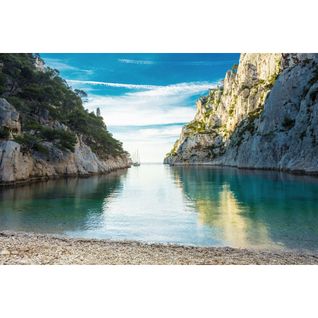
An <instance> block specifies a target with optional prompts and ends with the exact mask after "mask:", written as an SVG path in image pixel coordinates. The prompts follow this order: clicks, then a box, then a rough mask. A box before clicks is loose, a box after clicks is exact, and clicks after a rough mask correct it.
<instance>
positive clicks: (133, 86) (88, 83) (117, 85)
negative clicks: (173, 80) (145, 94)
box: [67, 80, 160, 89]
mask: <svg viewBox="0 0 318 318" xmlns="http://www.w3.org/2000/svg"><path fill="white" fill-rule="evenodd" d="M67 82H68V83H69V84H85V85H99V86H108V87H118V88H128V89H155V88H157V87H160V86H155V85H138V84H125V83H110V82H96V81H80V80H67Z"/></svg>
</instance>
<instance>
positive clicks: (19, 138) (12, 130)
mask: <svg viewBox="0 0 318 318" xmlns="http://www.w3.org/2000/svg"><path fill="white" fill-rule="evenodd" d="M0 57H1V58H2V60H3V61H4V62H3V63H0V184H2V185H3V184H10V183H17V182H28V181H30V180H33V179H43V178H57V177H61V176H87V175H91V174H101V173H107V172H109V171H112V170H115V169H119V168H127V167H130V165H131V159H130V157H129V155H128V153H127V152H125V151H124V150H123V149H122V147H121V143H120V142H119V141H117V140H116V139H114V138H113V137H112V136H111V134H110V133H109V132H108V131H107V129H106V126H105V124H104V123H103V120H102V118H101V117H98V118H97V117H96V116H95V115H94V114H93V113H89V112H88V111H86V110H85V109H84V108H83V106H82V103H81V99H80V98H79V97H78V96H76V94H75V93H74V92H73V91H72V90H71V88H69V87H68V86H67V85H66V84H65V82H63V81H62V80H61V79H60V78H59V77H58V76H57V74H56V73H55V71H54V72H52V71H50V70H47V69H46V68H45V66H44V63H43V61H42V60H40V58H39V56H37V55H36V56H35V57H34V56H32V55H22V54H21V55H18V54H17V55H10V54H6V55H2V56H0ZM0 62H1V61H0ZM32 63H34V64H32ZM46 72H47V73H46ZM50 72H51V73H50ZM16 74H17V75H16ZM18 76H20V77H18ZM39 79H40V80H39ZM37 80H38V81H39V83H37V84H35V83H36V81H37ZM32 81H33V82H32ZM41 83H43V90H41V89H42V87H41ZM54 89H57V90H59V92H57V93H56V94H55V92H54ZM51 91H52V94H51V93H50V92H51ZM58 93H59V94H60V96H61V101H60V99H59V98H60V97H57V96H59V95H58ZM56 95H57V96H56ZM1 96H2V98H1ZM62 98H64V99H63V100H62ZM9 100H10V102H9ZM12 100H13V101H15V102H16V105H18V106H19V109H18V108H17V107H15V105H14V103H13V102H12ZM53 102H54V103H55V105H54V104H53ZM64 115H65V116H64ZM63 116H64V117H63ZM67 116H68V117H67ZM66 118H67V120H66ZM63 121H64V122H63ZM87 125H90V126H89V128H87Z"/></svg>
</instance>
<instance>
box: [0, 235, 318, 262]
mask: <svg viewBox="0 0 318 318" xmlns="http://www.w3.org/2000/svg"><path fill="white" fill-rule="evenodd" d="M0 264H1V265H18V264H21V265H22V264H23V265H75V264H82V265H93V264H95V265H254V264H255V265H314V264H318V253H316V254H315V253H307V252H306V253H305V252H284V251H265V250H252V249H239V248H232V247H194V246H183V245H175V244H159V243H144V242H138V241H113V240H98V239H80V238H69V237H65V236H56V235H50V234H36V233H26V232H11V231H1V232H0Z"/></svg>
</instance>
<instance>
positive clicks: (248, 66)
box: [164, 54, 318, 173]
mask: <svg viewBox="0 0 318 318" xmlns="http://www.w3.org/2000/svg"><path fill="white" fill-rule="evenodd" d="M317 97H318V54H242V55H241V58H240V63H239V66H238V69H237V73H236V72H233V71H231V72H228V73H227V74H226V77H225V80H224V86H223V87H222V88H218V89H215V90H211V91H210V92H209V95H208V96H207V97H205V98H201V100H200V101H199V102H198V103H197V113H196V116H195V119H194V121H193V122H191V123H189V124H188V125H186V126H185V127H184V128H183V130H182V132H181V136H180V139H179V140H178V141H177V142H176V144H175V146H174V148H173V150H172V151H171V152H170V153H169V154H168V155H167V157H166V158H165V161H164V162H165V163H169V164H182V163H208V164H214V165H231V166H236V167H244V168H262V169H263V168H266V169H279V170H290V171H295V172H296V171H297V172H298V171H300V172H305V173H317V172H318V142H317V140H318V139H317V138H318V128H317V127H318V125H317V124H318V122H317V121H318V98H317Z"/></svg>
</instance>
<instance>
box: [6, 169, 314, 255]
mask: <svg viewBox="0 0 318 318" xmlns="http://www.w3.org/2000/svg"><path fill="white" fill-rule="evenodd" d="M0 230H12V231H16V230H18V231H32V232H40V233H53V234H59V235H60V234H61V235H67V236H71V237H85V238H97V239H101V238H106V239H114V240H121V239H125V240H140V241H146V242H164V243H177V244H186V245H197V246H232V247H247V248H266V249H272V250H275V249H286V250H291V249H299V250H309V251H318V178H315V177H305V176H293V175H289V174H284V173H278V172H264V171H248V170H237V169H231V168H213V167H169V166H166V165H159V164H157V165H155V164H153V165H150V164H149V165H146V164H145V165H141V166H140V167H132V168H130V169H128V170H122V171H117V172H115V173H112V174H110V175H106V176H96V177H90V178H79V179H72V178H71V179H62V180H52V181H48V182H40V183H34V184H31V185H26V186H22V187H17V188H10V189H0Z"/></svg>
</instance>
